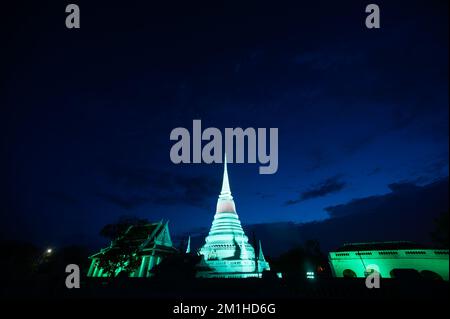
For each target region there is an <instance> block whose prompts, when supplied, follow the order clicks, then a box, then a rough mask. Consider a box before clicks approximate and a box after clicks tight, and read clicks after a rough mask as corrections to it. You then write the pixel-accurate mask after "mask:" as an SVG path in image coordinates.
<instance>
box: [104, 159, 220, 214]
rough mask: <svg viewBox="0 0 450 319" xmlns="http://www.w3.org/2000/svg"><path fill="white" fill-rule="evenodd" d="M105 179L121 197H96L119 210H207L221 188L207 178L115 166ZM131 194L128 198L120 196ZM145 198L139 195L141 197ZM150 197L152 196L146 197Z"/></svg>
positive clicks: (105, 193)
mask: <svg viewBox="0 0 450 319" xmlns="http://www.w3.org/2000/svg"><path fill="white" fill-rule="evenodd" d="M107 180H108V181H109V182H110V184H112V185H114V186H119V188H120V189H121V192H122V194H121V195H118V194H117V191H116V192H114V193H111V192H104V193H101V194H98V196H99V197H101V198H103V199H104V200H107V201H108V202H110V203H112V204H115V205H117V206H119V207H121V208H125V209H132V208H135V207H137V206H140V205H143V204H146V203H151V204H155V205H163V206H172V205H190V206H195V207H201V208H208V202H209V200H210V199H211V198H213V196H214V194H215V190H217V188H218V187H219V185H220V182H219V181H218V180H216V179H213V178H210V177H208V176H187V175H181V174H175V173H171V172H164V171H156V170H148V169H137V168H126V167H116V168H113V169H110V170H108V171H107ZM127 193H132V194H131V195H123V194H127ZM144 193H145V195H142V194H144ZM148 194H151V195H148Z"/></svg>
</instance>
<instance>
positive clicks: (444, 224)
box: [431, 211, 449, 248]
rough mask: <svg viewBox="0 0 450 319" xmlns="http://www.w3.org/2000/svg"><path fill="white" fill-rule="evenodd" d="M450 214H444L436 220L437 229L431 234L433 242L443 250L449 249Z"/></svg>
mask: <svg viewBox="0 0 450 319" xmlns="http://www.w3.org/2000/svg"><path fill="white" fill-rule="evenodd" d="M448 222H449V212H448V211H447V212H445V213H442V214H440V215H439V216H438V218H436V219H435V229H434V231H433V232H432V233H431V238H432V239H433V242H435V243H436V244H437V245H439V246H440V247H443V248H448V246H449V245H448V228H449V226H448Z"/></svg>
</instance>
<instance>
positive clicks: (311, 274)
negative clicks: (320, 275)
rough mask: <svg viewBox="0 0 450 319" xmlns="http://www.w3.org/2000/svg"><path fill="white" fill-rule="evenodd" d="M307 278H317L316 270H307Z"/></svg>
mask: <svg viewBox="0 0 450 319" xmlns="http://www.w3.org/2000/svg"><path fill="white" fill-rule="evenodd" d="M306 278H307V279H314V278H316V277H315V275H314V271H307V272H306Z"/></svg>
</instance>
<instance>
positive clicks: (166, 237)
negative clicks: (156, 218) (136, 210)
mask: <svg viewBox="0 0 450 319" xmlns="http://www.w3.org/2000/svg"><path fill="white" fill-rule="evenodd" d="M121 245H126V246H127V248H130V249H133V248H134V249H136V250H138V251H143V250H147V249H159V250H175V248H174V247H173V245H172V239H171V237H170V233H169V227H168V222H165V223H163V222H162V221H161V222H159V223H149V224H145V225H132V226H130V227H129V228H128V229H127V230H126V231H125V233H124V234H123V235H121V236H119V237H118V238H116V239H115V240H113V241H112V242H111V245H110V246H109V247H107V248H105V249H102V250H101V251H100V252H98V253H97V254H100V253H103V252H105V251H107V250H109V249H115V248H117V247H119V246H121ZM97 254H94V255H93V256H91V257H94V256H95V255H97Z"/></svg>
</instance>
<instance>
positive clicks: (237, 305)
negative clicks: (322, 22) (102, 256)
mask: <svg viewBox="0 0 450 319" xmlns="http://www.w3.org/2000/svg"><path fill="white" fill-rule="evenodd" d="M0 292H1V295H0V297H1V301H2V302H3V303H4V304H5V305H6V306H7V307H10V308H12V311H13V312H14V313H18V312H20V311H27V309H30V308H31V309H41V310H43V311H44V312H45V313H49V314H55V315H57V316H58V318H60V314H61V312H60V311H61V310H59V309H64V312H63V313H64V314H68V313H70V314H72V315H75V316H77V317H78V316H85V314H86V313H89V314H90V316H92V317H100V318H108V317H111V318H117V317H124V316H126V317H130V316H132V317H134V316H135V315H137V314H139V313H141V312H142V311H144V312H146V313H147V314H148V317H151V318H158V319H159V318H175V319H177V318H180V319H181V318H261V317H264V318H300V317H303V316H304V315H306V314H310V313H313V314H314V315H313V316H312V317H314V318H317V317H318V318H323V317H329V316H336V315H337V314H341V315H342V314H344V313H345V314H346V315H345V317H346V318H352V317H353V315H354V317H355V318H361V315H362V314H364V317H366V315H369V317H373V318H375V317H377V318H379V317H380V316H384V315H386V313H389V314H390V315H392V316H393V317H396V315H395V314H397V315H398V317H399V318H400V317H405V316H407V315H410V314H411V315H414V314H415V313H416V312H418V311H420V310H425V311H427V310H430V309H431V310H433V311H438V312H441V311H444V312H446V311H448V309H447V308H448V307H447V304H448V297H449V283H448V282H443V281H426V280H393V279H382V280H381V287H380V288H379V289H368V288H366V286H365V283H364V280H360V279H333V278H322V279H315V280H311V281H307V280H290V281H286V280H278V279H274V278H272V279H270V280H269V279H202V280H195V279H190V280H168V279H165V280H155V279H137V278H134V279H129V278H125V279H114V280H106V279H99V278H95V279H93V278H90V279H88V280H87V279H84V280H83V281H82V282H81V287H80V288H79V289H67V288H66V287H65V284H64V278H59V279H56V278H55V279H53V280H48V279H45V280H44V279H41V280H36V279H34V280H28V281H27V280H22V281H14V282H12V281H10V282H8V281H5V280H4V281H3V282H2V285H1V290H0ZM61 304H62V305H63V307H57V306H58V305H61ZM199 306H202V307H207V310H205V313H204V314H200V313H195V310H192V309H193V308H192V307H199ZM186 307H187V309H190V310H191V311H194V313H185V312H184V313H181V314H180V313H178V311H179V310H180V309H181V308H183V309H185V308H186ZM250 309H251V310H250ZM269 309H270V310H271V312H269Z"/></svg>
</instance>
